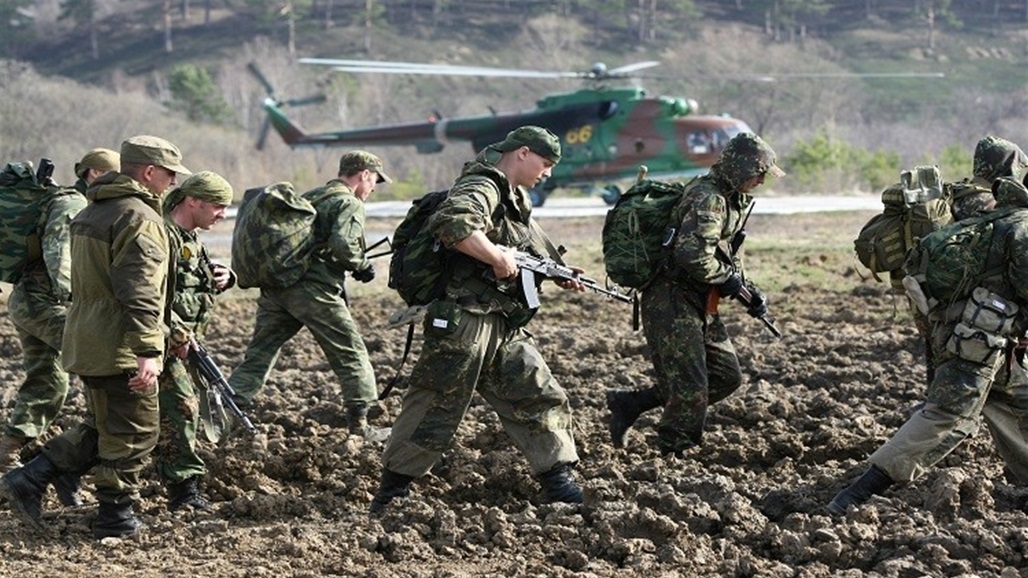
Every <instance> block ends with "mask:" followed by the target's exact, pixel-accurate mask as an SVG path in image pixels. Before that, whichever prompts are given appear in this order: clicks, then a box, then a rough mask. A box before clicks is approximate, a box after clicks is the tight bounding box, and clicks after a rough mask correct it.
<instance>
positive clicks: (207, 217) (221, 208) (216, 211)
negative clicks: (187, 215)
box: [193, 199, 227, 231]
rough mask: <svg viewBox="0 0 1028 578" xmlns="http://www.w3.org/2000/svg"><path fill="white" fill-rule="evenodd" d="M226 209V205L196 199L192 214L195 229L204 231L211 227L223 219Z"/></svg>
mask: <svg viewBox="0 0 1028 578" xmlns="http://www.w3.org/2000/svg"><path fill="white" fill-rule="evenodd" d="M226 208H227V206H226V205H219V204H217V203H211V202H208V201H201V200H199V199H197V202H196V208H195V212H194V213H193V223H194V224H195V225H196V226H197V228H199V229H203V230H205V231H206V230H207V229H210V228H211V227H213V226H214V224H215V223H217V222H218V221H220V220H222V219H224V218H225V209H226Z"/></svg>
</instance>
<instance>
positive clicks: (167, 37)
mask: <svg viewBox="0 0 1028 578" xmlns="http://www.w3.org/2000/svg"><path fill="white" fill-rule="evenodd" d="M163 12H164V52H167V53H168V54H171V53H172V51H173V50H174V48H175V47H174V46H173V45H172V43H171V0H164V10H163Z"/></svg>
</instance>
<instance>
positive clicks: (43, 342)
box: [0, 149, 120, 506]
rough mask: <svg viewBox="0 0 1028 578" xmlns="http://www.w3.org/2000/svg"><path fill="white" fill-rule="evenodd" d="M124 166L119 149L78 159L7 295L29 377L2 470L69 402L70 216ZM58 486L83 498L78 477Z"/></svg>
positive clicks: (0, 450)
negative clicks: (91, 188)
mask: <svg viewBox="0 0 1028 578" xmlns="http://www.w3.org/2000/svg"><path fill="white" fill-rule="evenodd" d="M119 168H120V161H119V157H118V153H117V152H115V151H111V150H108V149H93V150H92V151H90V152H89V153H87V154H86V155H85V156H84V157H83V158H82V160H81V161H79V162H78V163H76V164H75V170H76V174H78V175H79V183H77V184H76V187H75V188H61V189H60V190H59V191H56V192H55V193H53V194H50V195H48V196H47V200H46V201H45V204H44V206H43V207H42V211H41V214H40V219H39V224H38V230H37V234H38V239H39V244H40V249H41V255H42V256H41V258H40V259H38V260H36V261H33V262H31V263H29V264H28V266H27V267H26V269H25V272H24V275H23V277H22V279H21V280H20V281H19V282H18V283H17V284H16V285H15V286H14V290H13V291H12V292H11V296H10V297H9V298H8V300H7V308H8V311H9V313H10V316H11V322H12V323H13V324H14V327H15V329H16V330H17V331H18V338H19V340H20V341H21V347H22V351H23V355H24V363H25V381H23V382H22V384H21V387H20V388H19V389H18V394H17V397H16V398H15V403H14V409H13V410H12V411H11V416H10V418H9V419H8V421H7V423H6V424H5V425H4V426H3V432H2V435H0V472H4V471H7V470H8V469H10V468H13V467H17V466H20V465H21V463H20V461H19V454H20V452H21V450H22V448H23V447H24V446H25V445H27V444H28V443H29V442H31V441H32V440H35V439H36V438H38V437H39V436H41V435H43V433H44V432H46V430H47V428H48V427H50V424H51V423H53V421H54V419H55V418H56V417H57V414H58V413H60V411H61V408H62V407H63V406H64V402H65V398H66V397H67V395H68V374H67V373H66V372H65V371H64V369H63V368H62V367H61V358H60V354H61V338H62V335H63V334H64V322H65V317H66V316H67V312H68V305H69V303H70V302H71V220H72V219H73V218H74V217H75V215H77V214H78V213H79V211H81V210H82V209H83V208H85V206H86V197H85V196H84V195H83V194H82V193H84V192H85V187H86V186H88V184H89V183H92V182H93V181H95V180H96V179H97V178H99V177H100V176H102V175H104V174H106V173H108V172H110V171H117V170H118V169H119ZM79 185H82V186H81V188H80V187H79ZM55 489H56V490H57V496H58V498H59V499H60V501H61V503H62V504H63V505H65V506H77V505H79V504H81V503H82V500H81V498H80V497H79V495H78V478H77V477H76V476H73V475H67V476H61V477H59V478H57V480H55Z"/></svg>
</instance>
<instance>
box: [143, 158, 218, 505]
mask: <svg viewBox="0 0 1028 578" xmlns="http://www.w3.org/2000/svg"><path fill="white" fill-rule="evenodd" d="M231 203H232V186H231V185H229V183H228V181H226V180H225V179H224V178H222V177H221V176H220V175H217V174H215V173H212V172H210V171H202V172H199V173H196V174H194V175H193V176H191V177H189V178H188V179H186V180H185V181H184V182H183V183H182V185H180V186H179V187H178V188H176V189H175V190H173V191H172V192H171V193H169V194H168V196H167V197H165V199H164V225H165V227H167V230H168V246H169V249H170V255H171V272H170V273H169V275H168V278H169V280H170V282H171V283H172V284H173V288H172V298H171V308H170V309H171V315H170V316H171V332H170V336H171V337H170V340H169V344H168V350H169V355H168V356H167V357H166V358H165V361H164V371H163V372H161V377H160V379H158V381H157V383H158V386H159V390H160V394H159V396H158V397H159V400H160V408H161V436H160V439H159V440H158V442H157V450H156V452H155V456H156V462H157V473H158V475H159V476H160V477H161V479H162V480H164V483H165V484H166V485H167V487H168V509H169V510H171V511H173V512H174V511H176V510H179V509H181V508H184V507H189V508H193V509H198V510H206V509H208V508H209V507H210V504H209V503H208V502H207V501H206V500H205V499H204V498H203V497H202V496H201V495H200V490H199V488H198V487H197V482H198V480H199V479H200V477H202V476H203V475H204V474H205V473H206V472H207V469H206V466H205V465H204V463H203V460H202V459H200V456H199V455H198V454H197V453H196V432H197V428H198V425H199V418H200V402H199V399H198V397H197V393H196V387H195V383H196V378H195V377H194V374H193V371H192V370H191V368H189V367H188V366H187V365H186V364H185V363H183V361H182V360H183V359H185V358H186V356H187V355H188V353H189V346H190V343H191V342H192V341H193V340H196V341H200V340H202V339H203V336H204V332H205V331H206V329H207V323H208V322H209V321H210V319H211V316H212V315H213V312H214V296H215V295H217V294H219V293H221V292H222V291H225V290H226V289H228V288H230V287H231V286H232V285H234V284H235V278H234V275H233V273H232V270H231V269H229V268H228V267H225V266H224V265H219V264H217V263H213V262H211V260H210V257H209V256H208V255H207V249H206V248H204V246H203V244H202V243H201V242H200V239H199V237H198V236H197V234H196V231H197V229H203V230H205V231H206V230H208V229H210V228H211V227H212V226H213V225H214V224H215V223H217V222H218V221H220V220H221V219H222V218H224V216H225V208H226V207H228V205H230V204H231Z"/></svg>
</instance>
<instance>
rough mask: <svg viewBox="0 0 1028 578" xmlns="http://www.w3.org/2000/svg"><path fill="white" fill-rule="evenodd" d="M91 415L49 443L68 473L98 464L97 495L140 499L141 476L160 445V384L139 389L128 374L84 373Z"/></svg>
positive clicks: (48, 450) (52, 456)
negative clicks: (133, 386)
mask: <svg viewBox="0 0 1028 578" xmlns="http://www.w3.org/2000/svg"><path fill="white" fill-rule="evenodd" d="M82 381H83V382H84V383H85V385H86V387H85V388H84V389H85V393H86V401H87V402H88V404H89V414H88V416H87V419H86V420H85V421H83V422H82V423H80V424H78V425H76V426H75V427H73V428H71V429H69V430H66V431H65V432H64V433H62V434H61V435H59V436H57V437H55V438H54V439H52V440H50V441H49V442H47V444H46V445H45V446H43V454H44V455H46V457H47V458H49V460H50V461H51V462H53V463H54V465H55V466H57V469H59V470H61V471H62V472H73V473H79V474H82V473H85V472H86V471H88V470H89V469H90V467H93V466H94V465H95V467H94V469H93V474H94V482H95V485H96V494H97V499H98V500H99V501H101V502H105V503H115V504H126V503H133V502H136V501H138V500H139V487H140V474H141V472H142V471H143V467H144V466H145V464H146V458H147V456H149V455H150V452H151V451H153V449H154V446H155V445H156V444H157V434H158V428H159V423H158V420H159V417H158V409H157V403H158V402H157V388H156V387H155V388H153V389H152V390H151V391H148V392H144V393H134V392H132V391H130V390H129V388H128V377H127V376H125V375H114V376H107V377H83V378H82Z"/></svg>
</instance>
